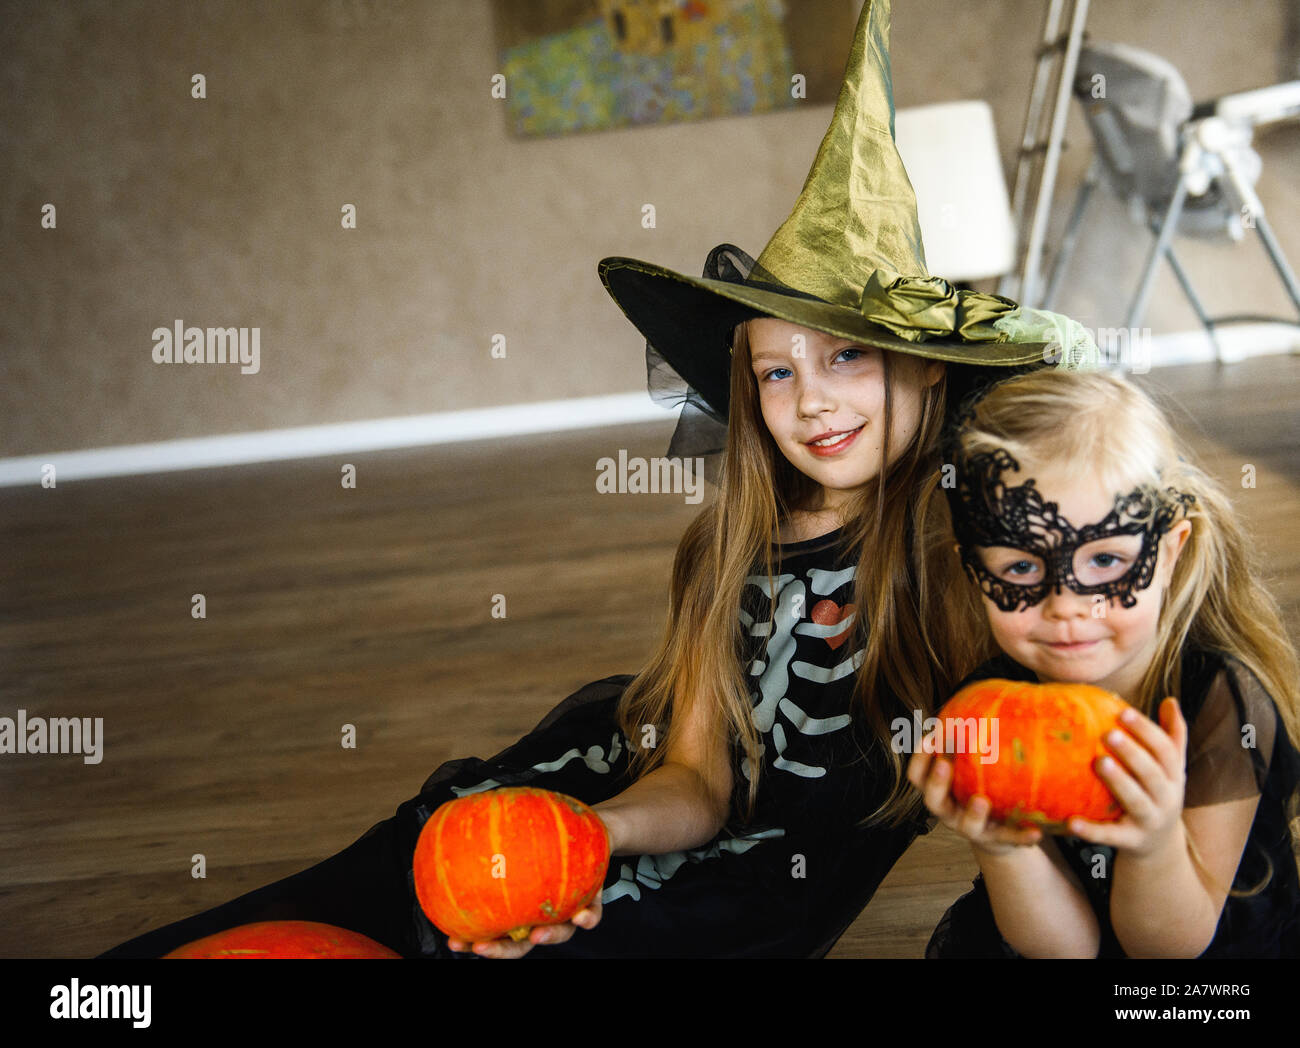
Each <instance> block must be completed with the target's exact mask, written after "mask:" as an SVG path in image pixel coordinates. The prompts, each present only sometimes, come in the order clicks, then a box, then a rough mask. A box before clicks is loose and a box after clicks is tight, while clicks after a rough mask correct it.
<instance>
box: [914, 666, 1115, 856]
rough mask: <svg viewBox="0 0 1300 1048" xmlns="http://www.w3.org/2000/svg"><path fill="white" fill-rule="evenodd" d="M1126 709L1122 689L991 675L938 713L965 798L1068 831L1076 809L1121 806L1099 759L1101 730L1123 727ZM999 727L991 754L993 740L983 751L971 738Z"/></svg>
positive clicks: (1094, 818)
mask: <svg viewBox="0 0 1300 1048" xmlns="http://www.w3.org/2000/svg"><path fill="white" fill-rule="evenodd" d="M1126 709H1128V703H1126V702H1125V701H1124V700H1123V699H1121V698H1120V697H1119V696H1118V695H1115V694H1114V693H1112V692H1109V691H1106V690H1105V689H1103V688H1097V687H1094V686H1093V685H1091V684H1072V683H1046V684H1033V683H1030V682H1027V681H1010V680H997V679H994V680H981V681H976V682H975V683H973V684H970V685H967V686H966V687H965V688H962V690H961V691H959V692H958V693H957V694H956V695H954V696H953V697H952V698H951V699H950V700H949V701H948V702H947V704H946V705H945V706H944V707H943V709H942V710H941V711H940V713H939V722H940V731H941V732H942V733H943V737H944V742H945V749H946V752H948V756H949V757H950V758H951V760H952V762H953V781H952V795H953V797H954V798H955V799H956V800H957V801H958V802H959V803H960V804H963V805H964V804H966V803H967V802H968V801H969V800H970V799H971V797H973V796H975V795H976V794H983V795H984V796H985V797H987V798H988V799H989V802H990V804H991V810H990V812H989V816H990V818H992V819H997V820H999V821H1002V822H1006V823H1009V824H1011V825H1014V826H1020V827H1025V826H1031V825H1036V826H1038V827H1040V828H1041V829H1042V830H1044V832H1048V833H1063V832H1066V821H1067V820H1068V819H1070V818H1072V817H1075V816H1077V817H1079V818H1083V819H1087V820H1089V821H1091V822H1113V821H1115V820H1116V819H1118V818H1119V817H1120V816H1121V815H1122V814H1123V810H1122V809H1121V808H1120V805H1119V803H1118V802H1117V801H1116V800H1115V797H1114V795H1113V794H1112V793H1111V792H1110V790H1109V788H1107V786H1106V784H1105V783H1104V782H1103V781H1102V780H1101V778H1100V776H1098V775H1097V773H1096V771H1095V764H1096V761H1097V758H1098V757H1102V756H1105V755H1106V754H1107V753H1109V751H1108V750H1107V748H1106V747H1105V745H1104V744H1103V743H1102V738H1103V737H1104V736H1105V735H1106V733H1107V732H1109V731H1111V730H1112V729H1114V728H1118V727H1120V724H1119V719H1118V718H1119V715H1120V714H1121V713H1122V712H1123V711H1124V710H1126ZM981 722H983V723H981ZM995 727H996V739H997V753H996V759H993V760H990V759H989V757H991V756H992V747H991V746H986V747H985V748H986V749H988V750H989V752H988V753H983V754H982V753H981V752H979V746H974V745H971V740H972V739H980V740H981V741H982V742H985V743H987V742H988V741H990V740H992V739H993V738H994V735H993V731H994V728H995ZM981 729H982V732H983V733H982V734H981ZM955 740H961V741H958V742H956V745H954V741H955Z"/></svg>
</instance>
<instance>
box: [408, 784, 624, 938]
mask: <svg viewBox="0 0 1300 1048" xmlns="http://www.w3.org/2000/svg"><path fill="white" fill-rule="evenodd" d="M609 848H610V844H609V834H608V832H607V831H606V829H605V824H604V823H603V822H602V821H601V819H600V816H599V815H597V814H596V813H595V812H594V811H592V810H591V809H590V808H588V807H587V806H586V805H585V804H583V803H582V802H581V801H579V800H575V799H574V798H573V797H567V796H565V795H564V794H562V793H556V792H554V791H553V790H542V789H536V788H534V787H508V788H504V789H498V790H489V791H487V792H484V793H473V794H469V795H467V796H465V797H460V798H457V799H456V800H454V801H448V802H447V803H446V804H444V805H442V806H441V807H440V808H439V809H438V810H437V811H435V812H434V813H433V814H432V815H431V816H430V817H429V821H428V822H426V823H425V824H424V828H423V829H422V830H421V831H420V839H419V840H418V841H417V842H416V845H415V857H414V860H413V867H414V873H415V894H416V898H418V899H419V900H420V906H421V908H423V910H424V912H425V915H426V916H427V917H428V918H429V920H430V921H432V922H433V923H434V924H435V925H436V926H437V927H438V928H440V929H441V930H442V931H443V932H444V933H446V934H447V935H448V936H450V937H453V938H457V939H463V940H465V941H466V942H485V941H488V940H492V939H499V938H501V937H502V936H505V935H509V936H510V938H511V939H514V940H515V941H516V942H519V941H522V940H523V939H526V938H528V933H529V932H530V931H531V930H532V929H533V928H534V927H535V926H536V925H539V924H563V923H564V922H565V921H567V920H569V918H571V917H573V916H574V914H576V913H578V912H579V911H580V910H582V909H583V908H584V907H585V906H587V904H588V903H590V902H591V901H592V900H593V899H595V898H596V897H597V896H598V894H599V893H600V891H601V888H602V887H603V886H604V883H605V871H606V869H607V868H608V867H609Z"/></svg>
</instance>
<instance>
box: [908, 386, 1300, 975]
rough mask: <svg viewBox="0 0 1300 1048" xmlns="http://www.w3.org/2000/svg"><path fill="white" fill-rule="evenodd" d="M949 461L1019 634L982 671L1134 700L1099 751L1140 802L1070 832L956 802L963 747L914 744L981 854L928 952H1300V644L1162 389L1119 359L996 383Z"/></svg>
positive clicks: (935, 788)
mask: <svg viewBox="0 0 1300 1048" xmlns="http://www.w3.org/2000/svg"><path fill="white" fill-rule="evenodd" d="M951 461H952V463H953V465H954V466H955V467H956V470H955V474H956V480H957V484H956V486H955V487H954V488H953V489H951V490H950V492H949V495H950V498H951V500H952V517H953V522H954V527H955V532H956V537H957V541H958V544H959V548H960V553H961V557H962V560H963V562H964V564H965V566H966V569H967V571H968V573H969V576H970V579H971V581H972V583H974V585H972V586H970V587H969V588H970V590H971V591H972V592H974V591H975V590H976V587H978V591H979V592H980V593H981V594H982V602H983V605H984V610H985V612H986V614H987V617H988V623H989V626H990V628H991V632H992V635H993V638H994V640H995V641H996V642H997V645H998V647H999V648H1000V649H1001V652H1002V654H1001V655H999V656H997V657H996V658H994V659H993V660H992V661H990V662H988V663H986V664H985V665H982V666H981V667H980V668H979V669H978V670H977V671H976V672H975V673H973V674H972V675H971V677H970V678H969V679H970V680H976V679H984V678H1006V679H1011V680H1023V681H1030V682H1034V681H1077V682H1083V683H1087V684H1093V685H1097V686H1100V687H1103V688H1106V689H1108V690H1110V691H1112V692H1115V693H1116V694H1118V695H1119V696H1120V697H1121V698H1123V699H1124V700H1125V701H1126V702H1128V703H1129V705H1130V706H1132V707H1133V708H1132V710H1130V711H1128V712H1126V713H1125V714H1124V718H1125V719H1124V721H1123V724H1124V729H1125V730H1123V731H1119V730H1117V731H1116V732H1115V733H1114V734H1113V736H1111V737H1108V738H1107V740H1106V744H1107V748H1108V749H1109V750H1110V752H1111V756H1110V757H1108V758H1106V759H1104V760H1103V761H1102V762H1100V764H1099V767H1098V772H1097V773H1098V775H1099V776H1100V777H1101V778H1102V779H1103V781H1104V782H1105V783H1106V784H1107V786H1108V787H1109V788H1110V789H1111V791H1112V793H1113V794H1114V796H1115V798H1116V800H1117V801H1118V802H1119V804H1120V806H1121V808H1122V809H1123V814H1122V816H1121V818H1120V819H1119V820H1118V821H1117V822H1113V823H1093V822H1088V821H1085V820H1082V819H1072V820H1070V821H1069V824H1068V827H1067V829H1068V832H1067V833H1066V834H1065V835H1062V836H1057V837H1051V836H1048V837H1044V836H1043V834H1042V833H1041V831H1040V830H1038V829H1036V828H1034V829H1027V830H1017V829H1014V828H1012V827H1010V826H1006V825H1000V824H997V823H994V822H990V821H989V818H988V813H989V805H988V800H987V798H980V797H975V798H972V799H971V800H970V801H969V803H968V804H967V805H966V806H965V807H964V808H963V807H961V806H959V805H958V804H957V802H956V801H955V799H954V798H953V797H952V796H951V794H950V787H951V782H952V768H951V763H950V762H949V761H948V760H946V759H944V758H942V757H936V756H933V755H932V754H931V753H930V752H927V751H926V750H924V749H923V750H922V751H921V752H918V753H917V754H916V755H915V756H914V757H913V758H912V761H911V763H910V764H909V766H908V772H907V774H908V778H909V780H910V781H911V782H912V783H913V784H914V785H916V786H917V787H918V788H920V789H921V790H922V791H923V794H924V800H925V803H926V805H927V807H928V808H929V809H930V811H931V812H933V813H934V814H935V815H936V816H938V817H939V818H940V819H941V820H942V821H943V822H944V823H945V824H946V825H948V826H950V827H951V828H952V829H954V830H956V831H957V832H958V833H960V834H962V835H963V836H965V837H966V838H968V839H969V840H970V842H971V846H972V848H973V850H974V853H975V858H976V860H977V862H978V863H979V866H980V870H981V875H980V877H979V878H978V879H977V880H976V882H975V888H974V890H973V891H971V892H970V893H969V894H968V895H965V896H963V897H962V898H961V899H960V900H958V902H957V903H956V904H954V905H953V906H952V907H951V908H950V909H949V910H948V912H947V913H946V914H945V915H944V917H943V919H942V921H941V922H940V924H939V927H938V928H937V929H936V931H935V933H934V935H933V936H932V938H931V941H930V944H929V947H928V949H927V956H931V957H1014V956H1017V955H1019V956H1074V957H1096V956H1101V957H1123V956H1136V957H1196V956H1203V957H1285V956H1291V957H1294V956H1298V955H1300V882H1298V880H1297V870H1296V855H1295V852H1294V851H1293V843H1292V837H1291V832H1290V829H1289V826H1290V823H1291V821H1292V819H1293V818H1294V816H1295V811H1296V799H1297V782H1298V781H1300V756H1297V751H1296V748H1295V747H1296V745H1297V744H1300V685H1298V684H1297V681H1300V666H1298V665H1297V660H1296V653H1295V650H1294V648H1293V647H1292V645H1291V642H1290V640H1289V639H1288V637H1287V635H1286V632H1285V630H1284V629H1283V626H1282V622H1281V618H1280V615H1279V613H1278V609H1277V605H1276V604H1275V602H1274V601H1273V600H1272V598H1271V597H1270V596H1269V595H1268V593H1267V592H1266V591H1265V589H1264V587H1263V586H1262V585H1261V583H1260V580H1259V575H1258V573H1257V571H1256V568H1255V566H1254V564H1253V563H1252V558H1251V557H1250V556H1249V550H1250V544H1249V542H1248V540H1247V537H1246V535H1245V533H1244V531H1243V529H1242V527H1241V525H1240V524H1239V523H1238V522H1237V520H1236V517H1235V514H1234V512H1233V508H1232V504H1231V503H1230V502H1229V500H1228V498H1227V496H1226V495H1225V493H1224V491H1223V490H1222V489H1221V488H1220V486H1219V485H1218V484H1217V483H1216V482H1215V481H1214V480H1212V479H1211V478H1210V477H1209V476H1207V475H1206V474H1205V473H1204V472H1203V471H1202V470H1200V469H1198V468H1197V467H1196V466H1195V465H1193V464H1192V463H1191V462H1189V461H1188V460H1187V458H1186V457H1185V455H1184V454H1180V450H1179V446H1178V443H1177V441H1176V438H1175V437H1174V435H1173V432H1172V430H1171V429H1170V426H1169V424H1168V422H1167V420H1166V419H1165V417H1164V416H1163V414H1162V413H1161V412H1160V410H1159V409H1158V408H1157V407H1156V406H1155V404H1153V403H1152V401H1151V400H1150V399H1149V398H1148V397H1147V396H1146V395H1144V394H1143V393H1142V392H1141V391H1140V390H1138V389H1137V388H1136V387H1134V386H1132V385H1131V384H1130V383H1128V382H1126V381H1124V380H1122V379H1120V378H1117V377H1114V376H1110V375H1105V374H1100V373H1088V374H1082V373H1074V374H1066V373H1063V372H1059V371H1056V372H1048V371H1040V372H1038V373H1036V374H1032V375H1025V376H1020V377H1016V378H1013V379H1009V380H1007V381H1005V382H1003V383H999V384H998V385H996V386H995V387H993V389H992V390H991V391H990V392H988V393H987V394H986V396H985V397H984V398H983V399H982V400H981V401H980V402H979V403H978V404H977V405H975V406H974V408H973V410H972V412H971V413H970V415H969V417H967V418H966V419H965V420H964V422H963V424H962V425H961V427H960V429H959V430H958V431H957V434H956V436H955V438H954V441H953V449H952V460H951Z"/></svg>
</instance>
